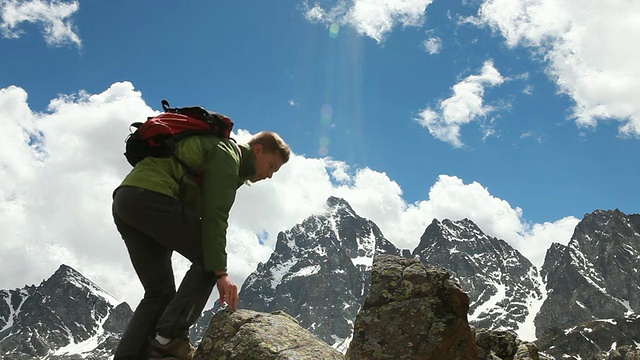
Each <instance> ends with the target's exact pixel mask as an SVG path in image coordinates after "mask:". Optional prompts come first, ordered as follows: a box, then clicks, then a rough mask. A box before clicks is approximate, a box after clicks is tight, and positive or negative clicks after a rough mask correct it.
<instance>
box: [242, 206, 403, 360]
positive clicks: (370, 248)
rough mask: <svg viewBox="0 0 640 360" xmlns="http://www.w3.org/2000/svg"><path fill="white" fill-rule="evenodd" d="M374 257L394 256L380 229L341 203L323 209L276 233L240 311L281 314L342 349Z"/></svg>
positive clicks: (250, 280)
mask: <svg viewBox="0 0 640 360" xmlns="http://www.w3.org/2000/svg"><path fill="white" fill-rule="evenodd" d="M376 253H392V254H396V255H397V254H399V253H400V250H398V249H397V248H396V247H395V246H393V245H392V244H391V243H390V242H389V241H387V240H386V239H385V238H384V236H383V235H382V233H381V232H380V229H379V228H378V227H377V226H376V225H375V224H374V223H373V222H372V221H370V220H367V219H364V218H362V217H360V216H358V215H357V214H356V213H355V212H354V211H353V209H352V208H351V207H350V206H349V204H347V202H345V201H344V200H342V199H338V198H335V197H331V198H329V199H328V200H327V211H326V213H324V214H322V215H314V216H310V217H309V218H307V219H306V220H304V221H303V222H302V224H299V225H296V226H294V227H293V228H292V229H291V230H288V231H285V232H282V233H280V234H278V240H277V243H276V246H275V250H274V252H273V253H272V255H271V258H270V259H269V261H267V262H266V263H264V264H262V263H261V264H259V265H258V268H257V270H256V271H255V272H254V273H252V274H251V275H250V276H249V277H248V278H247V280H246V281H245V283H244V284H243V285H242V288H241V291H240V304H239V307H240V308H244V309H250V310H255V311H260V312H273V311H276V310H284V311H286V312H287V313H289V314H291V315H292V316H293V317H295V318H296V320H298V321H299V322H300V325H301V326H302V327H304V328H305V329H308V330H309V331H311V332H312V333H313V334H315V335H316V336H318V337H319V338H320V339H322V340H323V341H325V342H327V343H329V344H331V345H332V346H334V347H336V348H338V349H342V350H344V345H345V344H347V343H348V341H349V340H350V338H351V334H352V331H353V320H354V319H355V317H356V314H357V313H358V310H360V306H361V304H362V303H363V301H364V297H365V295H366V294H367V293H368V291H369V286H370V283H371V281H370V271H371V264H372V262H373V258H374V255H375V254H376Z"/></svg>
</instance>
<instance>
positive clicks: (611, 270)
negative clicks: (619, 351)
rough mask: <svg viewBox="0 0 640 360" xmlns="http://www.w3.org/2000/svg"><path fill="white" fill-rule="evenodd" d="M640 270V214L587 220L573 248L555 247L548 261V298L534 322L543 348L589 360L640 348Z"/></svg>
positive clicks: (606, 214)
mask: <svg viewBox="0 0 640 360" xmlns="http://www.w3.org/2000/svg"><path fill="white" fill-rule="evenodd" d="M639 271H640V215H637V214H636V215H626V214H624V213H622V212H621V211H619V210H613V211H602V210H598V211H595V212H593V213H591V214H587V215H585V217H584V219H583V220H582V221H581V222H580V223H579V224H578V225H577V226H576V229H575V231H574V233H573V236H572V237H571V241H569V244H568V245H567V246H564V245H560V244H554V245H553V246H552V247H551V248H550V249H549V250H548V251H547V255H546V257H545V263H544V265H543V267H542V271H541V272H542V274H543V276H544V277H545V280H546V284H547V291H548V297H547V299H546V300H545V302H544V304H543V305H542V307H541V309H540V311H539V312H538V314H537V316H536V318H535V324H536V328H537V335H538V337H539V338H540V339H541V340H540V344H541V348H543V349H547V351H549V352H550V353H552V354H553V355H555V356H560V357H561V356H564V355H565V354H570V355H580V356H582V358H583V359H589V358H590V357H589V356H593V354H609V353H612V351H613V350H615V349H616V347H620V346H625V345H632V346H640V333H639V332H638V330H639V329H640V319H639V316H638V315H640V274H639V273H638V272H639ZM560 343H567V344H570V345H571V346H564V347H563V346H559V345H558V344H560ZM553 346H555V347H554V348H552V347H553ZM603 356H604V355H603Z"/></svg>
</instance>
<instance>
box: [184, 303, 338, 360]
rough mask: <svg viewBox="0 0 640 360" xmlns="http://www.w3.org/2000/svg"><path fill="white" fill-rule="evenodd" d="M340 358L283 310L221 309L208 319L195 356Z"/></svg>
mask: <svg viewBox="0 0 640 360" xmlns="http://www.w3.org/2000/svg"><path fill="white" fill-rule="evenodd" d="M229 359H236V360H254V359H260V360H288V359H291V360H293V359H295V360H306V359H308V360H317V359H326V360H343V359H344V356H343V355H342V354H340V353H339V352H338V351H336V350H334V349H333V348H332V347H330V346H329V345H327V344H326V343H324V342H322V341H321V340H320V339H318V338H317V337H315V336H314V335H313V334H311V333H310V332H309V331H307V330H305V329H303V328H302V327H301V326H300V325H299V324H298V322H297V321H296V320H295V319H294V318H292V317H291V316H289V315H287V314H286V313H284V312H277V311H276V312H273V313H271V314H267V313H261V312H257V311H252V310H237V311H221V312H219V313H217V314H216V315H215V316H214V317H213V319H212V320H211V324H210V325H209V328H208V329H207V331H206V332H205V334H204V337H203V338H202V341H201V342H200V345H199V347H198V350H197V351H196V355H195V357H194V360H229Z"/></svg>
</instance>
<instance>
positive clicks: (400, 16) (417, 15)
mask: <svg viewBox="0 0 640 360" xmlns="http://www.w3.org/2000/svg"><path fill="white" fill-rule="evenodd" d="M432 2H433V0H338V1H329V2H327V3H328V4H327V6H323V5H321V4H320V3H318V2H316V3H315V4H314V5H313V6H312V7H310V6H309V5H308V4H307V5H306V10H305V16H306V18H307V20H309V21H311V22H321V23H325V24H333V23H336V24H338V25H349V26H351V27H353V28H354V29H356V31H358V33H360V34H362V35H366V36H369V37H370V38H372V39H374V40H375V41H377V42H378V43H380V42H382V41H383V40H384V37H385V35H386V34H387V33H388V32H390V31H391V30H392V29H393V28H394V27H395V26H397V25H402V26H421V25H422V24H423V23H424V16H425V11H426V10H427V6H429V5H430V4H431V3H432Z"/></svg>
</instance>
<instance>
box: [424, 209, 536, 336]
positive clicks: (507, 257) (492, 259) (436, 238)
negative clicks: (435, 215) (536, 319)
mask: <svg viewBox="0 0 640 360" xmlns="http://www.w3.org/2000/svg"><path fill="white" fill-rule="evenodd" d="M413 255H414V256H419V258H420V259H421V261H422V263H423V264H425V265H426V266H428V267H432V266H437V267H443V268H446V269H447V270H449V271H451V276H452V279H453V280H454V281H456V282H458V283H460V285H461V287H462V289H463V290H464V291H465V292H466V293H467V294H468V295H469V299H470V301H471V305H470V308H469V323H470V324H472V325H474V326H476V327H479V328H486V329H493V330H509V331H517V332H518V333H519V335H520V336H523V335H528V337H529V338H530V339H533V336H534V334H533V329H532V328H531V329H525V328H523V326H524V324H525V322H526V321H527V319H528V317H530V318H533V315H534V314H535V311H537V308H535V306H533V305H534V304H536V303H541V301H542V299H543V294H544V285H543V283H542V277H541V276H540V275H539V274H538V270H537V268H536V267H535V266H533V264H531V262H530V261H529V260H527V259H526V258H525V257H524V256H522V254H520V252H518V251H517V250H515V249H514V248H513V247H511V246H510V245H509V244H507V243H506V242H505V241H503V240H500V239H497V238H494V237H490V236H488V235H486V234H485V233H483V232H482V230H480V228H478V226H476V224H474V223H473V222H472V221H471V220H468V219H464V220H460V221H451V220H443V221H442V222H440V221H438V220H435V219H434V220H433V222H432V223H431V225H429V226H428V227H427V229H426V230H425V232H424V234H423V235H422V237H421V238H420V244H419V245H418V247H417V248H416V249H415V250H414V251H413Z"/></svg>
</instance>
